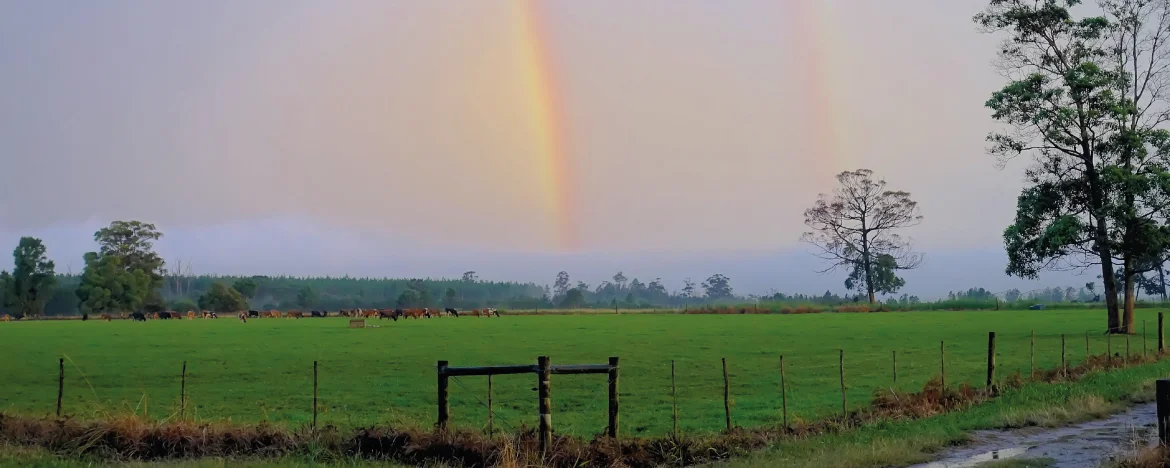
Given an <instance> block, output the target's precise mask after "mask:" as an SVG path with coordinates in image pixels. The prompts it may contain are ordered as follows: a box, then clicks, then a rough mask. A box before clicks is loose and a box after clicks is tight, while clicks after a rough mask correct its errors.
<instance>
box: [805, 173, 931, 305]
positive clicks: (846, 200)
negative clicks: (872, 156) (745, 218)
mask: <svg viewBox="0 0 1170 468" xmlns="http://www.w3.org/2000/svg"><path fill="white" fill-rule="evenodd" d="M837 182H838V183H839V184H840V186H839V187H838V188H837V189H835V190H834V191H833V195H832V196H831V197H830V196H828V195H825V194H821V195H820V199H818V200H817V202H816V203H815V204H813V207H812V208H809V209H807V210H805V212H804V224H805V225H807V226H808V227H809V228H810V229H812V231H810V232H806V233H804V234H803V235H802V236H801V240H802V241H804V242H807V243H809V244H811V245H813V246H815V247H816V248H817V250H818V251H817V253H816V254H815V255H816V256H817V257H819V258H821V259H823V260H827V261H830V262H832V265H831V266H830V267H829V268H828V269H826V270H824V272H828V271H831V270H834V269H836V268H838V267H848V268H853V269H855V270H860V272H859V275H858V277H859V278H858V279H857V280H855V281H854V282H853V283H854V284H858V285H864V287H865V290H866V292H867V293H868V294H869V303H870V304H873V303H874V302H875V300H876V299H875V293H877V292H878V291H879V289H878V288H879V287H881V286H882V285H886V286H888V287H894V285H897V287H900V286H901V284H898V283H899V282H901V283H902V284H904V283H905V282H903V281H901V279H898V278H897V277H896V276H894V275H893V271H895V270H906V269H912V268H917V267H918V266H919V265H920V264H921V263H922V255H921V254H919V253H915V252H914V251H913V248H912V246H911V244H910V241H908V240H903V239H902V238H901V237H900V236H899V235H898V234H897V233H895V231H896V230H899V229H903V228H907V227H911V226H915V225H917V224H919V223H921V222H922V215H921V214H919V210H918V202H915V201H914V200H911V199H910V194H909V193H907V192H900V191H891V190H886V181H884V180H878V181H875V180H873V171H870V170H869V169H858V170H856V171H846V172H842V173H840V174H838V175H837ZM883 258H884V259H885V263H884V266H883V267H882V268H886V269H887V270H888V272H886V273H888V276H889V277H888V278H880V279H879V277H878V276H877V275H878V273H879V271H878V270H876V269H875V268H874V267H875V265H877V263H878V261H879V260H881V259H883ZM895 290H896V288H895Z"/></svg>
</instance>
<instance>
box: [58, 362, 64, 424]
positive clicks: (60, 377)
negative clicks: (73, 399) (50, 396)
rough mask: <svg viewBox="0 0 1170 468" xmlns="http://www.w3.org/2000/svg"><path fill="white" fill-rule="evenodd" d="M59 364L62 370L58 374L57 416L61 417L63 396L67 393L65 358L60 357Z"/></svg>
mask: <svg viewBox="0 0 1170 468" xmlns="http://www.w3.org/2000/svg"><path fill="white" fill-rule="evenodd" d="M57 365H58V367H59V369H60V372H59V373H58V374H57V417H58V418H59V417H61V398H62V397H63V396H64V395H65V358H59V359H58V361H57Z"/></svg>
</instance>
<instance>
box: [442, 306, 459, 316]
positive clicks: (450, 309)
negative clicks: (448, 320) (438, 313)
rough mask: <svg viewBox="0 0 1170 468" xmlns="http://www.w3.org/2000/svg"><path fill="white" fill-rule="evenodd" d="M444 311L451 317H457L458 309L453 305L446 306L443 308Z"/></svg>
mask: <svg viewBox="0 0 1170 468" xmlns="http://www.w3.org/2000/svg"><path fill="white" fill-rule="evenodd" d="M444 312H447V314H448V315H450V316H452V317H455V318H459V311H458V310H456V309H455V308H453V307H448V308H447V309H446V310H444Z"/></svg>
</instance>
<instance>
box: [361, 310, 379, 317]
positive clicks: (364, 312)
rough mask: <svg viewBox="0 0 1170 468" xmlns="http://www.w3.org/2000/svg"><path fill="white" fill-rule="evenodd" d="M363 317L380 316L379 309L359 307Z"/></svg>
mask: <svg viewBox="0 0 1170 468" xmlns="http://www.w3.org/2000/svg"><path fill="white" fill-rule="evenodd" d="M358 311H360V312H361V314H362V317H363V318H374V317H377V316H378V309H358Z"/></svg>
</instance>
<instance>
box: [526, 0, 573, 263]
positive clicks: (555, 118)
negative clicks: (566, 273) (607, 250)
mask: <svg viewBox="0 0 1170 468" xmlns="http://www.w3.org/2000/svg"><path fill="white" fill-rule="evenodd" d="M539 3H540V2H538V1H533V0H514V2H513V5H514V6H515V8H514V11H515V13H516V15H517V17H518V18H517V23H518V26H519V27H518V30H519V39H518V41H519V45H520V49H521V53H522V54H523V58H522V61H521V64H522V65H521V66H522V67H523V70H522V74H521V76H522V80H523V83H522V85H523V88H524V89H525V92H524V101H525V102H524V105H525V110H526V112H527V113H528V115H530V116H532V118H533V119H534V124H535V125H534V127H535V139H536V141H535V142H534V143H535V144H536V148H537V153H538V155H539V156H538V159H539V165H540V172H541V179H542V186H543V187H542V189H543V190H542V193H541V196H542V197H544V198H545V200H546V202H547V205H546V208H547V209H548V211H549V214H550V217H551V218H552V219H553V220H554V226H553V231H554V237H555V244H556V246H557V247H558V248H559V249H561V250H575V249H576V248H578V247H579V245H578V236H577V226H576V224H575V222H576V214H577V213H576V212H577V207H576V200H575V198H574V190H573V180H572V177H571V176H570V173H571V160H570V159H569V156H570V155H569V150H568V145H567V143H566V128H565V116H564V109H562V107H561V106H562V104H561V99H560V96H561V94H560V93H559V92H558V91H559V90H558V88H557V85H558V81H557V76H556V73H555V69H556V67H554V66H553V65H554V63H553V58H552V54H551V53H550V51H549V48H548V44H549V40H548V34H547V31H546V30H545V28H544V24H543V23H542V21H541V20H542V15H541V14H540V11H539V8H540V7H539Z"/></svg>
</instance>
